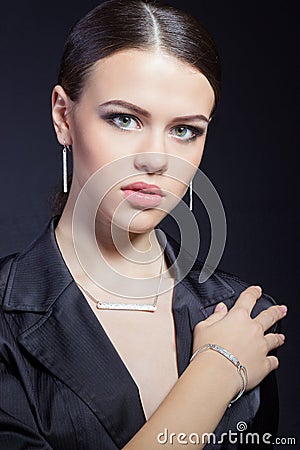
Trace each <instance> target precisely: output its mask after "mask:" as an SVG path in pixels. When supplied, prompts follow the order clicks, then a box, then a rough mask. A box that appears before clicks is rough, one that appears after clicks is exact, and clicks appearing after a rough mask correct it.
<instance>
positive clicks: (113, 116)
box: [102, 112, 205, 144]
mask: <svg viewBox="0 0 300 450" xmlns="http://www.w3.org/2000/svg"><path fill="white" fill-rule="evenodd" d="M122 117H123V118H124V117H128V118H129V119H132V120H134V121H136V122H137V123H138V124H139V123H140V121H139V119H138V118H137V117H135V116H133V115H132V114H126V113H120V112H115V113H109V114H105V115H103V116H102V119H104V120H107V121H108V123H109V124H110V125H111V126H113V127H115V128H117V129H118V130H120V131H125V132H126V131H130V130H132V129H130V128H123V127H121V126H119V125H117V124H116V123H115V122H114V119H117V118H122ZM178 128H186V129H187V130H190V131H191V132H192V133H193V136H192V137H191V138H189V139H180V138H178V137H175V139H178V140H180V141H181V142H182V143H184V144H187V143H189V142H193V141H195V140H196V139H197V138H198V137H200V136H203V134H204V133H205V129H203V128H198V127H195V126H191V125H176V127H173V128H172V129H178Z"/></svg>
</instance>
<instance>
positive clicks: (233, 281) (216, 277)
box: [187, 260, 277, 331]
mask: <svg viewBox="0 0 300 450" xmlns="http://www.w3.org/2000/svg"><path fill="white" fill-rule="evenodd" d="M202 267H203V263H202V262H201V261H199V260H197V261H196V263H195V265H194V266H193V268H192V270H191V271H190V272H189V274H188V277H187V280H188V284H189V286H190V287H192V289H193V291H194V292H195V293H196V294H197V295H198V298H199V301H200V302H201V306H202V307H203V308H204V310H205V313H206V315H207V316H208V315H210V314H212V313H213V311H214V308H215V306H216V305H217V303H219V302H221V301H222V302H224V303H225V304H226V306H227V307H228V308H229V309H230V308H231V307H232V306H233V305H234V304H235V302H236V300H237V299H238V297H239V296H240V295H241V293H242V292H243V291H244V290H245V289H246V288H247V287H249V286H251V284H250V283H248V282H246V281H244V280H242V279H241V278H240V277H239V276H237V275H235V274H232V273H229V272H226V271H224V270H221V269H216V270H215V271H214V272H213V273H212V275H211V276H210V277H209V278H208V279H207V280H206V281H205V282H204V283H200V282H199V275H200V272H201V270H202ZM276 304H277V302H276V301H275V299H274V298H273V297H272V296H271V295H270V294H269V293H266V292H263V293H262V295H261V297H260V298H259V299H258V300H257V302H256V304H255V306H254V308H253V310H252V313H251V316H252V317H255V316H256V315H257V314H259V313H260V312H261V311H263V310H265V309H267V308H269V307H270V306H273V305H276ZM275 328H276V326H274V330H275ZM274 330H273V331H274Z"/></svg>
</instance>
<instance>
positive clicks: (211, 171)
mask: <svg viewBox="0 0 300 450" xmlns="http://www.w3.org/2000/svg"><path fill="white" fill-rule="evenodd" d="M98 3H99V2H97V1H91V0H61V1H58V0H55V1H51V2H41V1H34V0H29V1H26V2H23V1H20V0H19V1H16V2H10V3H7V4H5V5H3V4H2V5H1V18H0V24H1V27H0V42H1V78H0V79H1V108H0V114H1V117H0V127H1V134H0V148H1V152H0V158H1V159H0V177H1V178H0V179H1V189H0V197H1V199H0V202H1V209H0V238H1V239H0V255H5V254H7V253H12V252H15V251H17V250H20V249H21V248H23V247H24V245H26V244H27V243H29V242H30V241H31V239H33V238H34V236H35V235H36V234H37V233H38V232H39V230H40V229H41V226H43V225H44V224H45V223H46V221H48V219H49V217H50V206H49V202H48V197H49V195H50V194H51V192H52V191H53V190H54V189H55V187H56V186H59V187H60V186H61V147H60V145H59V144H58V143H57V141H56V139H55V135H54V132H53V128H52V124H51V111H50V97H51V90H52V87H53V86H54V84H55V83H56V77H57V70H58V65H59V60H60V56H61V52H62V48H63V43H64V39H65V37H66V35H67V32H68V30H69V28H70V27H71V26H72V25H73V23H74V22H76V21H77V20H78V19H79V18H80V17H81V16H82V15H84V14H85V13H86V12H87V11H89V10H90V9H91V8H92V7H94V6H96V4H98ZM169 4H171V5H174V6H178V7H180V8H182V9H185V10H187V11H188V12H191V13H192V14H194V15H196V16H197V17H198V18H199V19H200V20H201V21H202V22H203V23H204V25H206V27H207V28H208V29H209V30H210V32H211V33H212V35H213V36H214V38H215V40H216V42H217V45H218V48H219V51H220V55H221V60H222V67H223V93H222V99H221V103H220V105H219V108H218V110H217V113H216V115H215V117H214V119H213V121H212V123H211V125H210V130H209V135H208V140H207V144H206V150H205V153H204V157H203V161H202V163H201V169H202V170H203V171H204V173H205V174H207V175H208V176H209V178H210V180H211V181H212V182H213V183H214V185H215V187H216V188H217V190H218V192H219V194H220V196H221V198H222V201H223V205H224V208H225V211H226V215H227V224H228V236H227V244H226V249H225V253H224V255H223V257H222V260H221V263H220V268H222V269H224V270H226V271H228V272H232V273H235V274H237V275H238V276H240V277H241V278H242V279H244V280H245V281H247V282H249V283H253V284H260V285H261V286H262V288H263V290H264V291H265V292H267V293H269V294H270V295H272V296H273V297H274V298H275V299H276V301H277V302H278V303H285V304H287V305H288V307H289V315H288V317H287V318H286V319H284V323H283V331H284V332H285V334H286V344H285V346H284V348H282V349H280V351H279V357H280V368H279V369H278V371H277V373H278V380H279V392H280V399H281V407H280V430H279V436H286V437H288V436H290V437H297V440H298V445H297V448H300V447H299V446H300V444H299V442H300V436H299V429H300V408H299V378H300V377H299V358H300V355H299V347H300V339H299V333H298V329H299V322H298V317H299V309H300V306H299V300H300V295H299V294H300V292H299V291H300V289H299V282H300V276H299V264H298V255H299V229H300V223H299V211H298V210H299V201H298V198H299V188H298V182H299V157H298V151H297V150H299V137H298V135H299V129H300V123H299V88H298V83H299V71H297V69H298V67H299V49H298V43H299V34H298V33H297V29H298V28H299V25H298V22H299V19H300V17H299V14H298V11H297V7H296V5H297V2H296V1H291V0H282V1H279V0H275V1H274V0H273V1H272V2H267V1H265V2H259V1H251V2H249V1H242V2H241V1H240V0H227V1H226V2H224V1H223V0H199V1H182V0H178V1H172V0H171V1H169ZM186 199H187V197H186ZM194 211H195V215H196V216H197V219H198V222H199V226H200V223H201V233H202V232H203V236H206V235H207V233H208V232H209V223H208V219H207V217H206V216H205V214H204V212H203V208H202V205H201V203H200V200H198V199H195V200H194ZM166 223H167V225H168V222H166ZM170 226H172V224H170ZM207 242H208V240H207ZM203 245H204V246H203V248H202V249H201V252H203V254H205V252H206V250H207V245H208V243H206V244H205V243H204V244H203ZM266 432H268V430H266ZM277 448H281V446H278V447H277ZM282 448H283V446H282ZM285 448H286V447H285ZM294 448H295V447H294Z"/></svg>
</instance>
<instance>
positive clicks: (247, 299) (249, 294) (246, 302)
mask: <svg viewBox="0 0 300 450" xmlns="http://www.w3.org/2000/svg"><path fill="white" fill-rule="evenodd" d="M261 293H262V290H261V287H260V286H249V287H247V289H245V290H244V291H243V292H242V293H241V294H240V296H239V298H238V299H237V301H236V302H235V304H234V306H233V307H232V309H237V308H245V309H246V310H247V311H248V313H249V314H250V313H251V311H252V309H253V306H254V305H255V303H256V301H257V299H259V297H260V296H261Z"/></svg>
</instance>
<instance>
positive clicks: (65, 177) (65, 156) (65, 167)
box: [62, 141, 71, 192]
mask: <svg viewBox="0 0 300 450" xmlns="http://www.w3.org/2000/svg"><path fill="white" fill-rule="evenodd" d="M68 150H69V151H71V149H70V146H69V145H67V144H66V143H65V141H64V146H63V151H62V157H63V161H62V165H63V190H64V192H68V154H67V151H68Z"/></svg>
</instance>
